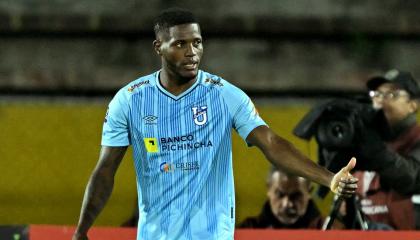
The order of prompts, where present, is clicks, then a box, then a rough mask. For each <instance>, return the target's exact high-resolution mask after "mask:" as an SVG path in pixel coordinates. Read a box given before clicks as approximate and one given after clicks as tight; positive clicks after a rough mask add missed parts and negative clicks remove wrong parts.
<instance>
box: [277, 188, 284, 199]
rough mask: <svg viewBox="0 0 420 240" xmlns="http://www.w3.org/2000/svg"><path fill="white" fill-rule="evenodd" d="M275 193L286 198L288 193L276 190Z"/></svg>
mask: <svg viewBox="0 0 420 240" xmlns="http://www.w3.org/2000/svg"><path fill="white" fill-rule="evenodd" d="M275 194H276V196H277V197H278V198H284V197H285V196H286V194H285V193H284V192H282V191H279V190H276V191H275Z"/></svg>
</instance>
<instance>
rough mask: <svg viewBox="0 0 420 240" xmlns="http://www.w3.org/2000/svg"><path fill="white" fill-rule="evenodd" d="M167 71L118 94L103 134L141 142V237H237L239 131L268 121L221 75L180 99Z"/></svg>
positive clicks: (107, 139) (109, 139) (107, 141)
mask: <svg viewBox="0 0 420 240" xmlns="http://www.w3.org/2000/svg"><path fill="white" fill-rule="evenodd" d="M159 73H160V72H155V73H153V74H151V75H148V76H145V77H142V78H139V79H137V80H135V81H133V82H131V83H130V84H129V85H127V86H126V87H124V88H122V89H121V90H120V91H119V92H118V93H117V94H116V95H115V97H114V99H113V100H112V101H111V103H110V104H109V109H108V113H107V116H106V119H105V123H104V127H103V134H102V145H103V146H128V145H132V146H133V154H134V162H135V168H136V174H137V189H138V199H139V214H140V218H139V225H138V233H137V238H138V239H142V240H149V239H151V240H159V239H176V240H182V239H191V240H196V239H200V240H205V239H215V240H223V239H233V233H234V227H235V214H234V213H235V192H234V184H233V170H232V136H231V134H232V133H231V132H232V128H234V129H235V130H236V131H237V132H238V133H239V135H240V136H241V137H242V138H243V139H246V137H247V136H248V134H249V133H250V132H251V131H252V130H253V129H254V128H256V127H258V126H261V125H265V123H264V121H263V120H262V119H261V118H260V117H259V115H258V113H257V111H256V109H255V107H254V105H253V104H252V102H251V100H250V99H249V97H248V96H246V94H245V93H244V92H242V91H241V90H240V89H239V88H237V87H235V86H233V85H231V84H230V83H228V82H227V81H225V80H223V79H221V78H220V77H218V76H215V75H211V74H209V73H206V72H204V71H199V72H198V76H197V81H196V82H195V83H194V85H193V86H191V87H190V88H189V89H188V90H187V91H185V92H184V93H182V94H181V95H179V96H174V95H172V94H171V93H169V92H168V91H166V90H165V89H164V88H163V87H162V86H161V85H160V83H159V80H158V79H159Z"/></svg>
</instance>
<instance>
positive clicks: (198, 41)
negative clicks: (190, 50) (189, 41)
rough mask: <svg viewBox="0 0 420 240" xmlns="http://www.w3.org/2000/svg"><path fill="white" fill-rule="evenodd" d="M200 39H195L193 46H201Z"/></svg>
mask: <svg viewBox="0 0 420 240" xmlns="http://www.w3.org/2000/svg"><path fill="white" fill-rule="evenodd" d="M201 42H202V41H201V39H196V40H195V41H194V46H196V47H197V46H199V45H200V44H201Z"/></svg>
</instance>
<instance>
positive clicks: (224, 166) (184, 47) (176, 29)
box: [73, 9, 357, 240]
mask: <svg viewBox="0 0 420 240" xmlns="http://www.w3.org/2000/svg"><path fill="white" fill-rule="evenodd" d="M154 29H155V37H156V39H155V40H154V41H153V46H154V50H155V52H156V54H157V56H158V57H159V58H160V59H161V63H162V66H161V67H162V68H161V70H159V71H156V72H154V73H152V74H150V75H147V76H143V77H141V78H139V79H137V80H135V81H133V82H131V83H129V84H128V85H127V86H125V87H123V88H121V89H120V91H118V93H117V94H116V95H115V97H114V98H113V100H112V101H111V103H110V104H109V108H108V113H107V115H106V118H105V121H104V125H103V133H102V148H101V151H100V156H99V160H98V163H97V165H96V167H95V169H94V171H93V173H92V175H91V178H90V180H89V182H88V185H87V187H86V191H85V195H84V199H83V203H82V208H81V213H80V218H79V222H78V225H77V228H76V230H75V233H74V235H73V240H84V239H88V237H87V232H88V230H89V228H90V227H91V226H92V224H93V222H94V221H95V219H96V218H97V216H98V215H99V213H100V212H101V211H102V209H103V208H104V206H105V203H106V202H107V200H108V198H109V196H110V195H111V192H112V188H113V184H114V176H115V173H116V171H117V169H118V167H119V165H120V163H121V160H122V159H123V157H124V154H125V152H126V150H127V147H128V146H129V145H132V146H133V155H134V165H135V169H136V174H137V189H138V205H139V214H140V219H139V223H138V230H137V238H138V239H143V240H147V239H153V240H154V239H200V240H205V239H209V240H210V239H215V240H216V239H217V240H222V239H233V236H234V227H235V216H234V212H235V193H234V184H233V170H232V142H231V139H232V137H231V132H232V131H231V130H232V128H234V129H235V130H236V131H237V132H238V133H239V135H240V136H241V137H242V138H243V139H244V140H245V141H246V143H247V144H248V145H249V146H256V147H258V148H259V149H260V150H261V151H262V152H263V153H264V155H265V156H266V158H267V159H268V160H269V161H270V162H272V163H273V164H274V165H275V166H276V167H278V168H281V169H283V170H285V171H287V172H290V173H293V174H296V175H300V176H303V177H305V178H308V179H310V180H312V181H314V182H317V183H320V184H322V185H323V186H327V187H329V188H330V189H331V190H332V191H333V192H335V193H336V194H338V195H340V196H347V197H348V196H352V195H353V194H354V192H355V189H356V188H357V184H356V183H357V179H356V178H353V177H352V176H351V174H350V173H349V172H350V171H351V170H352V169H353V168H354V167H355V165H356V160H355V159H354V158H352V159H351V160H350V161H349V163H348V164H347V166H345V167H343V168H342V169H341V170H340V171H338V173H336V174H334V173H332V172H330V171H328V170H327V169H325V168H323V167H321V166H319V165H317V164H316V163H315V162H313V161H311V160H310V159H308V158H307V157H306V156H304V155H303V154H302V153H300V152H299V151H297V150H296V148H294V146H293V145H292V144H291V143H289V142H288V141H287V140H285V139H284V138H281V137H280V136H278V135H277V134H275V133H274V132H273V131H272V130H271V129H270V128H269V127H268V126H267V125H266V123H265V122H264V121H263V120H262V119H261V117H260V116H259V114H258V112H257V111H256V109H255V107H254V105H253V103H252V101H251V100H250V99H249V97H248V96H247V95H246V94H245V93H244V92H243V91H241V90H240V89H239V88H237V87H235V86H233V85H232V84H230V83H229V82H227V81H226V80H224V79H222V78H220V77H218V76H216V75H213V74H210V73H207V72H204V71H201V70H199V68H198V67H199V64H200V61H201V57H202V54H203V39H202V36H201V30H200V26H199V24H198V21H197V20H196V18H195V17H194V15H193V14H192V13H191V12H189V11H186V10H182V9H169V10H166V11H163V12H162V13H161V14H160V15H159V16H158V17H157V19H156V21H155V24H154Z"/></svg>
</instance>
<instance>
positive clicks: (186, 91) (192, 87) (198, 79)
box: [155, 70, 202, 101]
mask: <svg viewBox="0 0 420 240" xmlns="http://www.w3.org/2000/svg"><path fill="white" fill-rule="evenodd" d="M160 72H161V70H159V71H157V72H156V74H155V81H156V86H157V87H158V89H159V90H160V91H161V92H162V93H163V94H165V95H166V96H168V97H170V98H172V99H174V100H175V101H177V100H179V99H181V98H182V97H184V96H186V95H187V94H188V93H190V92H191V91H192V90H194V88H195V87H197V85H198V84H199V83H200V81H201V78H202V71H201V70H198V73H197V79H196V80H195V83H194V84H193V85H191V87H189V88H188V89H187V90H185V91H184V92H183V93H181V94H179V95H177V96H175V95H173V94H172V93H170V92H168V91H166V89H165V88H164V87H163V86H162V85H160V81H159V75H160Z"/></svg>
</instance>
